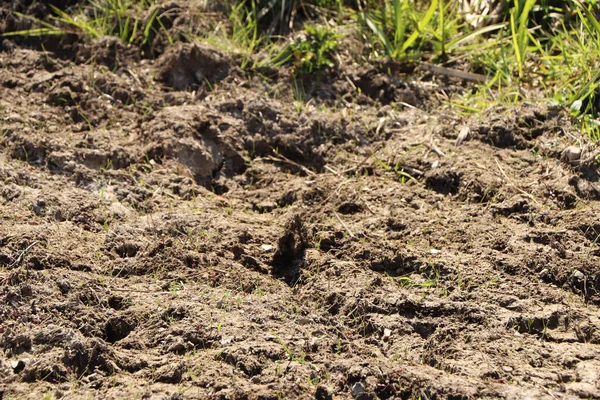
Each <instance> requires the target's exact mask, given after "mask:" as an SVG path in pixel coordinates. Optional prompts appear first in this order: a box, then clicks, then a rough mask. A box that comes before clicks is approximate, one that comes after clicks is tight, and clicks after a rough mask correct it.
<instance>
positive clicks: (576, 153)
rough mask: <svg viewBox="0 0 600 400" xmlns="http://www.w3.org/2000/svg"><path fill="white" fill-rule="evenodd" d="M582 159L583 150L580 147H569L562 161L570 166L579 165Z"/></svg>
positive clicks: (565, 150)
mask: <svg viewBox="0 0 600 400" xmlns="http://www.w3.org/2000/svg"><path fill="white" fill-rule="evenodd" d="M580 159H581V148H580V147H578V146H569V147H567V148H566V149H564V150H563V152H562V154H561V160H562V161H564V162H566V163H569V164H577V163H578V162H579V160H580Z"/></svg>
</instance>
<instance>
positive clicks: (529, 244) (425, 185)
mask: <svg viewBox="0 0 600 400" xmlns="http://www.w3.org/2000/svg"><path fill="white" fill-rule="evenodd" d="M32 3H33V5H28V3H27V2H20V3H19V2H14V3H13V10H17V11H22V12H26V11H27V10H28V8H27V7H41V6H40V4H42V5H43V2H37V3H36V2H32ZM55 3H56V2H55ZM67 3H68V2H65V4H60V6H66V5H69V4H67ZM71 3H74V2H71ZM15 4H17V6H15ZM19 4H20V6H19ZM2 7H4V8H0V10H2V11H1V12H0V14H1V15H2V16H3V18H4V23H5V25H4V26H3V29H4V30H9V28H10V29H13V30H14V29H15V26H14V24H15V21H13V20H11V19H10V18H12V17H11V16H10V15H11V14H10V12H9V11H10V10H9V9H8V8H9V7H10V6H2ZM15 7H16V8H15ZM19 7H21V8H19ZM171 7H172V9H174V10H176V11H177V12H176V13H174V14H173V13H171V14H170V15H173V17H172V21H176V20H177V17H178V16H179V17H181V18H180V19H182V20H184V22H185V21H187V20H186V19H185V18H184V17H186V16H187V17H186V18H189V10H190V8H189V7H192V6H189V7H188V6H187V5H186V3H174V2H173V3H172V4H171ZM211 15H212V14H211ZM21 23H24V22H23V21H21ZM11 24H12V25H11ZM8 25H10V26H8ZM177 26H178V25H177V23H172V24H171V25H170V26H169V27H170V29H173V31H176V29H177ZM42 41H45V42H46V44H47V45H45V46H44V48H46V50H43V49H42V48H41V47H40V43H39V42H40V40H39V39H37V42H36V40H35V39H30V38H29V39H11V40H8V39H5V40H4V41H3V42H2V48H1V51H0V144H1V149H0V218H1V224H0V297H1V301H0V348H1V352H0V398H1V399H21V398H32V399H33V398H34V399H40V398H64V399H79V398H103V399H119V398H150V399H283V398H290V399H292V398H298V399H308V398H316V399H350V398H359V399H395V398H403V399H404V398H421V399H436V398H438V399H441V398H451V399H463V398H506V399H518V398H600V309H599V306H600V258H599V257H600V248H599V247H598V246H597V243H598V238H599V235H600V219H599V218H600V217H599V216H600V213H599V211H600V203H599V200H600V184H599V182H598V177H599V175H598V167H597V164H596V163H595V162H594V160H593V158H594V155H595V153H594V152H593V147H592V146H589V145H584V144H585V143H586V142H585V140H584V139H583V138H582V137H581V136H580V134H579V133H578V132H576V131H575V130H574V129H573V128H572V126H571V122H570V120H569V117H568V115H567V114H566V113H565V112H563V111H562V110H560V109H555V108H552V107H550V106H542V105H531V104H522V105H519V106H507V107H504V108H494V109H491V110H489V111H488V112H486V113H484V114H483V115H481V116H472V117H466V116H464V115H460V114H459V113H457V112H456V110H451V109H449V108H448V107H447V103H448V101H449V100H452V98H453V97H454V96H456V95H457V94H459V93H461V92H462V91H465V90H470V89H469V87H468V86H464V85H463V83H462V82H451V81H447V80H444V79H443V78H440V77H438V76H431V75H427V74H424V73H418V72H417V71H413V73H406V67H405V66H402V65H397V64H395V63H392V62H389V61H385V60H382V61H381V62H374V63H371V64H367V63H363V64H362V65H359V64H352V63H351V62H348V63H343V64H341V65H340V66H339V67H338V68H336V69H335V70H334V71H332V72H330V73H327V74H326V75H325V76H320V77H312V78H308V77H307V78H305V79H304V80H302V81H300V82H295V81H294V79H293V78H292V76H291V74H290V73H289V71H287V70H285V69H280V70H278V69H263V70H260V71H257V70H254V71H242V70H241V68H240V61H239V60H238V57H236V56H232V55H229V54H227V53H226V52H223V51H222V50H219V49H217V48H214V47H211V46H209V45H207V44H190V43H185V44H178V45H176V46H174V47H173V48H168V47H165V48H164V50H161V47H160V46H158V47H156V49H159V51H157V52H156V54H152V56H149V55H148V53H146V54H145V55H143V54H142V51H141V50H140V47H139V46H136V45H135V44H134V45H124V44H122V43H121V42H120V41H119V40H118V39H114V38H103V39H99V40H95V41H90V40H89V39H85V38H80V37H74V38H73V37H71V36H69V35H67V37H61V38H56V37H53V38H44V39H43V40H42ZM52 41H54V42H52ZM69 41H70V45H68V43H67V42H69ZM51 43H54V47H53V49H51V50H49V48H50V47H51V46H49V44H51ZM207 82H208V83H207ZM298 84H300V85H302V87H303V88H304V99H303V100H304V101H303V102H297V101H295V97H294V94H293V90H292V88H293V87H294V85H296V86H297V85H298ZM461 132H462V135H461ZM465 134H466V136H465ZM459 136H460V137H459ZM571 145H575V146H576V148H568V147H569V146H571ZM565 149H566V150H565ZM581 149H582V152H581V153H578V150H581Z"/></svg>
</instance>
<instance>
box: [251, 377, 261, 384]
mask: <svg viewBox="0 0 600 400" xmlns="http://www.w3.org/2000/svg"><path fill="white" fill-rule="evenodd" d="M250 382H252V383H254V384H255V385H257V384H259V383H260V376H258V375H254V376H253V377H252V378H250Z"/></svg>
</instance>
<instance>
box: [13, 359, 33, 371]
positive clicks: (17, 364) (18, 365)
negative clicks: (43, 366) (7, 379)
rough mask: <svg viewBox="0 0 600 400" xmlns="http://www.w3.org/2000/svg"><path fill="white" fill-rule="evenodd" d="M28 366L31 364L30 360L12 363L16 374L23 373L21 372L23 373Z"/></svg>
mask: <svg viewBox="0 0 600 400" xmlns="http://www.w3.org/2000/svg"><path fill="white" fill-rule="evenodd" d="M27 364H29V359H28V358H23V359H21V360H18V361H12V362H11V363H10V366H11V368H12V369H13V372H14V373H15V374H18V373H19V372H21V371H23V370H24V369H25V367H26V366H27Z"/></svg>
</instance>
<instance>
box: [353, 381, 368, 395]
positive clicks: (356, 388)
mask: <svg viewBox="0 0 600 400" xmlns="http://www.w3.org/2000/svg"><path fill="white" fill-rule="evenodd" d="M350 390H351V391H352V396H354V397H359V396H362V395H363V394H364V393H365V387H364V386H363V384H362V383H360V382H356V383H355V384H354V385H352V389H350Z"/></svg>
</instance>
